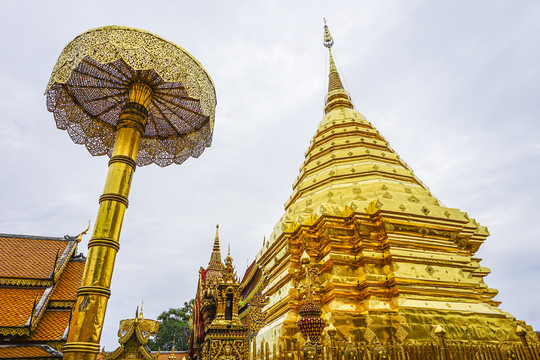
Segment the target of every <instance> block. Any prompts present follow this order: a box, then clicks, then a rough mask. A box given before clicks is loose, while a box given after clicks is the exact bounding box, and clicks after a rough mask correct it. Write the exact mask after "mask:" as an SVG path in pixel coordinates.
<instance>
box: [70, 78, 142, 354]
mask: <svg viewBox="0 0 540 360" xmlns="http://www.w3.org/2000/svg"><path fill="white" fill-rule="evenodd" d="M151 98H152V90H151V89H150V87H148V86H146V85H144V84H140V83H136V84H134V85H132V86H131V87H130V89H129V98H128V102H127V104H126V106H125V107H124V108H123V110H122V112H121V114H120V119H119V121H118V123H117V125H116V128H117V133H116V134H117V135H116V140H115V144H114V149H113V155H112V157H111V159H110V161H109V172H108V174H107V180H106V182H105V189H104V190H103V195H101V197H100V198H99V210H98V214H97V218H96V224H95V226H94V232H93V234H92V238H91V239H90V241H89V243H88V258H87V261H86V266H85V268H84V274H83V279H82V285H81V287H80V288H79V290H78V291H77V301H76V304H75V308H74V312H73V316H72V320H71V326H70V329H69V334H68V339H67V343H66V345H65V346H64V359H67V360H69V359H73V360H75V359H77V360H79V359H92V360H93V359H95V358H96V355H97V353H98V352H99V340H100V337H101V330H102V328H103V320H104V319H105V309H106V307H107V301H108V300H109V297H110V295H111V291H110V285H111V279H112V273H113V268H114V261H115V258H116V253H117V252H118V249H119V247H120V245H119V238H120V230H121V228H122V221H123V220H124V213H125V211H126V208H127V206H128V195H129V189H130V187H131V180H132V178H133V173H134V172H135V164H136V160H137V152H138V150H139V144H140V140H141V135H142V134H143V133H144V129H145V127H146V123H147V120H148V110H147V107H148V105H149V103H150V100H151Z"/></svg>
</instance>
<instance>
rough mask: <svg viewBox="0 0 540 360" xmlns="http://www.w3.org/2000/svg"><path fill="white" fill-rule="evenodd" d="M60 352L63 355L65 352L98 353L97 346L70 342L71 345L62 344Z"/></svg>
mask: <svg viewBox="0 0 540 360" xmlns="http://www.w3.org/2000/svg"><path fill="white" fill-rule="evenodd" d="M62 351H63V352H64V353H66V352H85V353H99V344H94V343H88V342H72V343H67V344H64V347H63V349H62Z"/></svg>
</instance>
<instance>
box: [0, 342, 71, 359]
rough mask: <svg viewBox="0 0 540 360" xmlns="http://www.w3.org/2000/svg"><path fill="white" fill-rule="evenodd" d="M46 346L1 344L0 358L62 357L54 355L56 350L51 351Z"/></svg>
mask: <svg viewBox="0 0 540 360" xmlns="http://www.w3.org/2000/svg"><path fill="white" fill-rule="evenodd" d="M46 348H49V347H45V346H42V345H41V346H40V345H31V346H20V345H19V346H14V345H0V359H32V358H40V359H43V358H60V356H55V355H54V350H53V351H51V352H52V353H51V352H49V351H47V350H45V349H46Z"/></svg>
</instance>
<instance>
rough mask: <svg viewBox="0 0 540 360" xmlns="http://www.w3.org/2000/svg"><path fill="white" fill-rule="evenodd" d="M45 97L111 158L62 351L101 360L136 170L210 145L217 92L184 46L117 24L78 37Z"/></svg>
mask: <svg viewBox="0 0 540 360" xmlns="http://www.w3.org/2000/svg"><path fill="white" fill-rule="evenodd" d="M46 95H47V109H48V110H49V111H51V112H52V113H53V114H54V118H55V120H56V124H57V126H58V128H60V129H65V130H67V131H68V133H69V135H70V136H71V138H72V139H73V141H74V142H75V143H77V144H84V145H85V146H86V148H87V149H88V150H89V151H90V153H91V154H92V155H104V154H107V155H109V157H110V158H111V159H110V161H109V171H108V175H107V180H106V182H105V189H104V191H103V195H101V197H100V199H99V210H98V214H97V218H96V223H95V226H94V231H93V234H92V238H91V239H90V241H89V243H88V249H89V250H88V257H87V260H86V265H85V269H84V274H83V279H82V284H81V287H80V288H79V289H78V291H77V301H76V303H75V307H74V311H73V316H72V320H71V324H70V330H69V334H68V339H67V343H66V345H65V346H64V359H95V358H96V355H97V353H98V352H99V340H100V337H101V330H102V327H103V320H104V317H105V309H106V307H107V301H108V298H109V296H110V293H111V292H110V283H111V278H112V272H113V268H114V261H115V258H116V253H117V251H118V249H119V247H120V246H119V237H120V230H121V228H122V221H123V218H124V213H125V210H126V208H127V206H128V195H129V189H130V186H131V180H132V178H133V173H134V171H135V167H136V165H139V166H142V165H147V164H150V163H155V164H157V165H159V166H166V165H169V164H172V163H177V164H180V163H182V162H183V161H184V160H186V159H187V158H188V157H190V156H192V157H198V156H199V155H200V154H201V153H202V152H203V151H204V148H205V147H207V146H210V144H211V141H212V131H213V125H214V112H215V106H216V95H215V90H214V85H213V83H212V80H211V79H210V77H209V76H208V74H207V73H206V71H205V70H204V69H203V67H202V66H201V65H200V64H199V63H198V62H197V60H195V59H194V58H193V57H192V56H191V55H190V54H188V53H187V52H186V51H185V50H184V49H182V48H181V47H179V46H176V45H174V44H172V43H170V42H168V41H166V40H164V39H162V38H160V37H158V36H156V35H153V34H151V33H148V32H146V31H142V30H137V29H131V28H126V27H119V26H107V27H102V28H97V29H93V30H89V31H87V32H85V33H83V34H81V35H79V36H77V37H76V38H75V39H74V40H73V41H71V42H70V43H69V44H68V45H67V46H66V47H65V49H64V51H63V52H62V54H61V55H60V57H59V58H58V61H57V63H56V65H55V67H54V70H53V72H52V75H51V79H50V81H49V84H48V85H47V90H46Z"/></svg>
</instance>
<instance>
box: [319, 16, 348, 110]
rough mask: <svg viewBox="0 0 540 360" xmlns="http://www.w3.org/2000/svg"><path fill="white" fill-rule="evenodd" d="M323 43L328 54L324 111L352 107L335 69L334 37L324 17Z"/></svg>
mask: <svg viewBox="0 0 540 360" xmlns="http://www.w3.org/2000/svg"><path fill="white" fill-rule="evenodd" d="M323 45H324V46H325V47H327V48H328V53H329V54H330V72H329V74H328V94H326V106H325V107H324V113H325V114H328V113H329V112H330V111H332V110H333V109H335V108H337V107H346V108H349V109H353V108H354V106H353V104H352V102H351V99H350V97H349V94H348V93H347V91H346V90H345V88H344V87H343V83H342V82H341V78H340V76H339V73H338V71H337V67H336V63H335V62H334V57H333V56H332V46H333V45H334V39H333V38H332V35H331V34H330V30H328V25H326V19H324V38H323Z"/></svg>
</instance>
